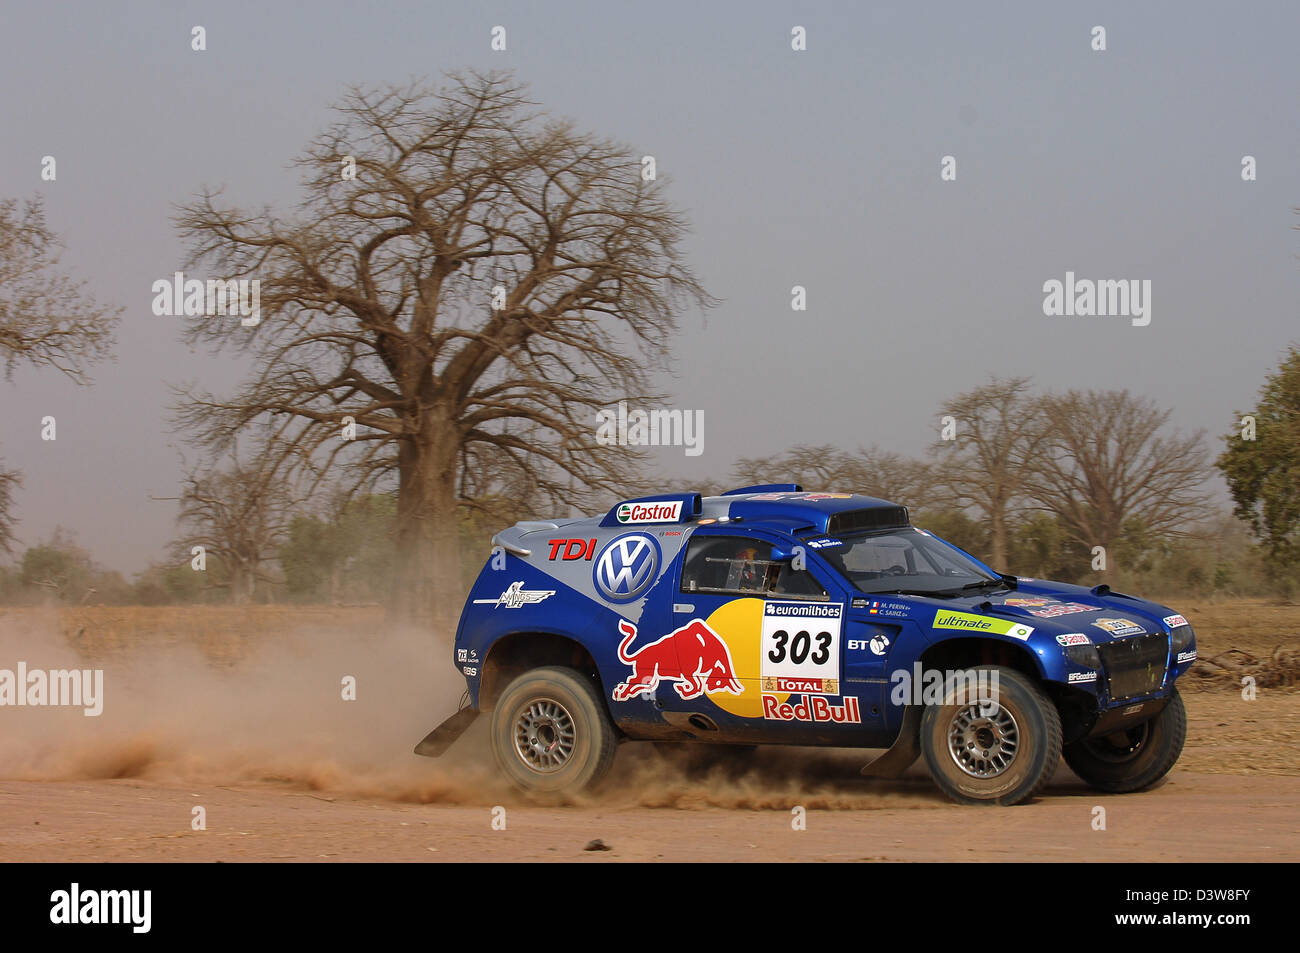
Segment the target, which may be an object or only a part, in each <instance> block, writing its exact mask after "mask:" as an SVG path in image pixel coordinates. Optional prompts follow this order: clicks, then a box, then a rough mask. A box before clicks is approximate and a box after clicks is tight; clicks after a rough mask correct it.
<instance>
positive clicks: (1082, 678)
mask: <svg viewBox="0 0 1300 953" xmlns="http://www.w3.org/2000/svg"><path fill="white" fill-rule="evenodd" d="M1067 679H1068V680H1069V681H1070V682H1095V681H1096V680H1097V673H1096V672H1071V673H1070V674H1069V675H1068V676H1067Z"/></svg>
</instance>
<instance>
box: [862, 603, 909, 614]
mask: <svg viewBox="0 0 1300 953" xmlns="http://www.w3.org/2000/svg"><path fill="white" fill-rule="evenodd" d="M870 608H871V613H870V614H871V615H887V616H894V617H898V616H908V615H911V612H912V608H911V606H907V605H904V604H903V603H901V602H888V601H886V600H883V599H872V600H871V602H870Z"/></svg>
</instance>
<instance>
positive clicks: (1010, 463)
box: [931, 377, 1046, 570]
mask: <svg viewBox="0 0 1300 953" xmlns="http://www.w3.org/2000/svg"><path fill="white" fill-rule="evenodd" d="M1029 386H1030V381H1029V378H1027V377H1012V378H1008V379H1006V380H998V379H997V378H994V379H993V380H991V381H990V382H989V383H987V384H983V385H981V386H979V387H976V388H974V389H973V390H969V391H966V392H965V393H963V394H958V395H957V396H955V397H953V398H951V399H949V400H947V401H945V402H944V403H943V405H942V407H941V413H942V414H944V415H946V416H951V417H953V418H954V420H955V421H956V427H955V436H954V438H953V439H952V440H939V441H936V442H935V444H934V445H933V446H932V447H931V455H932V458H933V459H934V461H935V480H936V483H937V485H938V487H939V488H940V490H941V491H945V492H946V494H947V496H948V498H949V500H950V501H951V502H952V503H953V504H955V505H956V506H958V507H961V508H963V509H967V508H969V509H972V510H974V511H975V512H976V513H978V514H979V517H980V519H981V520H982V521H983V522H984V524H985V525H986V526H987V528H988V534H989V537H988V538H989V546H990V548H991V552H990V553H989V557H990V562H991V564H992V565H993V566H994V567H996V568H998V569H999V570H1002V569H1005V568H1006V565H1007V549H1008V546H1007V539H1008V533H1009V527H1008V519H1009V514H1010V512H1011V510H1012V507H1013V505H1014V504H1015V503H1016V502H1017V501H1018V500H1021V499H1023V492H1024V488H1025V478H1026V473H1027V464H1028V462H1029V461H1031V460H1032V459H1033V458H1034V457H1035V456H1036V455H1037V453H1038V449H1039V446H1040V445H1041V444H1042V442H1043V440H1044V438H1045V436H1046V430H1045V429H1044V428H1043V427H1042V426H1041V423H1040V422H1039V421H1036V420H1035V407H1034V405H1033V402H1032V401H1031V400H1030V398H1029Z"/></svg>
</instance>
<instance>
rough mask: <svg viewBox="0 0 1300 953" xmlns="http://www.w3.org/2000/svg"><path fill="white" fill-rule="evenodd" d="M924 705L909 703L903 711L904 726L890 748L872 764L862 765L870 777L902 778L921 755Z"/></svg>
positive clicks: (863, 771) (865, 773) (863, 770)
mask: <svg viewBox="0 0 1300 953" xmlns="http://www.w3.org/2000/svg"><path fill="white" fill-rule="evenodd" d="M924 707H925V706H923V705H908V706H907V711H905V712H903V727H902V728H900V729H899V731H898V737H897V738H895V739H894V743H893V744H892V745H891V746H890V748H889V750H888V751H886V752H885V753H884V754H882V755H881V756H880V757H879V758H877V759H876V760H875V761H872V762H871V763H870V764H866V765H863V766H862V773H863V774H864V775H866V776H867V777H869V778H901V777H902V776H903V772H904V771H906V770H907V769H908V768H910V767H911V766H912V765H913V764H914V763H915V762H916V759H917V758H919V757H920V756H921V712H922V711H923V710H924Z"/></svg>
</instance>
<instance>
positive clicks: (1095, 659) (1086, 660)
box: [1065, 645, 1101, 668]
mask: <svg viewBox="0 0 1300 953" xmlns="http://www.w3.org/2000/svg"><path fill="white" fill-rule="evenodd" d="M1065 655H1066V657H1067V658H1068V659H1069V660H1070V661H1071V662H1073V663H1074V664H1075V665H1082V666H1084V667H1085V668H1101V656H1100V655H1098V654H1097V646H1095V645H1067V646H1066V647H1065Z"/></svg>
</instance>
